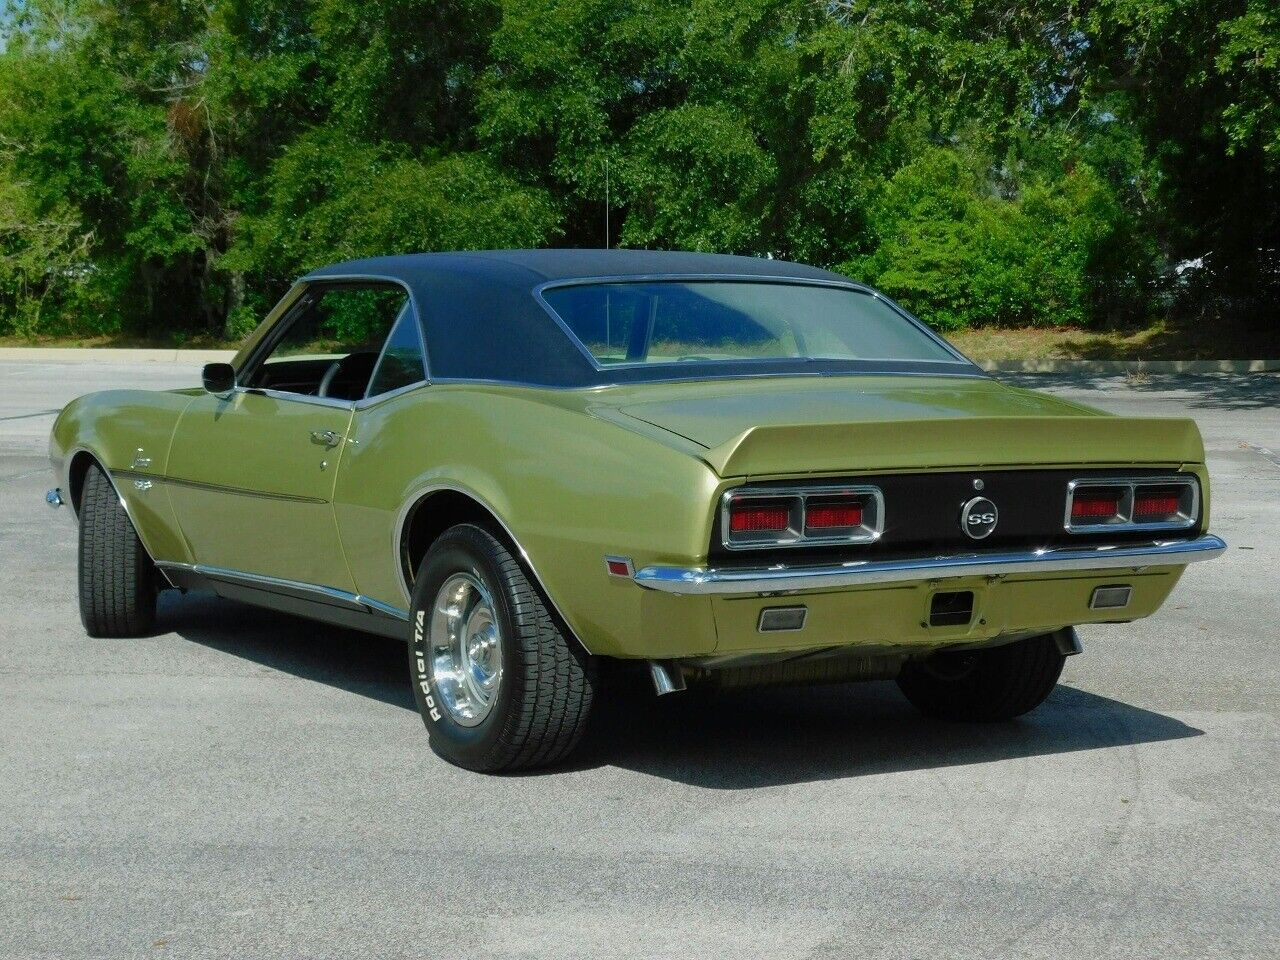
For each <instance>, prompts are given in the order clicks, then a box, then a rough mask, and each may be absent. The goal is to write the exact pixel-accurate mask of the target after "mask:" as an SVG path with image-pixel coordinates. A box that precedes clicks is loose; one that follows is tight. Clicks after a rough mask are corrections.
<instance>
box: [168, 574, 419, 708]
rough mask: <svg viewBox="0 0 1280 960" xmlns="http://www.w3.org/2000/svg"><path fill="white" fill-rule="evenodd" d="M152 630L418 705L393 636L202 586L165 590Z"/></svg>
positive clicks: (394, 702)
mask: <svg viewBox="0 0 1280 960" xmlns="http://www.w3.org/2000/svg"><path fill="white" fill-rule="evenodd" d="M155 629H156V632H157V633H168V632H173V633H176V634H178V635H179V636H180V637H182V638H183V639H186V640H190V641H192V642H193V643H198V644H201V645H202V646H205V647H209V648H211V649H213V650H218V651H221V652H222V653H227V654H230V655H232V656H236V657H241V658H243V659H245V660H251V661H253V662H254V663H257V664H261V665H262V666H264V667H269V668H271V669H272V670H279V671H281V672H282V673H288V674H292V675H294V676H296V677H302V678H303V679H306V680H314V681H316V682H317V683H325V684H328V685H329V686H331V687H335V688H337V689H339V690H346V691H348V692H349V693H357V694H359V695H360V696H362V697H368V698H369V699H371V700H380V701H382V702H383V703H389V704H391V705H392V706H396V707H404V708H405V709H406V710H413V711H415V712H416V711H417V709H418V708H417V705H416V704H415V703H414V700H413V690H412V689H411V688H410V686H409V670H408V661H407V660H406V657H405V649H404V645H403V644H401V643H398V642H397V641H395V640H390V639H387V638H385V637H378V636H374V635H372V634H368V633H361V632H360V631H358V630H344V629H342V628H341V627H335V626H331V625H329V624H325V623H318V622H316V621H313V620H307V619H305V618H303V617H294V616H290V615H289V614H287V613H277V612H276V611H274V610H266V609H263V608H261V607H252V606H249V605H248V604H244V603H237V602H236V601H234V600H224V599H222V598H221V597H216V596H214V595H213V594H211V593H205V592H203V591H193V592H191V593H186V594H180V593H178V592H177V591H174V590H166V591H164V592H163V593H161V594H160V603H159V606H158V609H157V611H156V626H155Z"/></svg>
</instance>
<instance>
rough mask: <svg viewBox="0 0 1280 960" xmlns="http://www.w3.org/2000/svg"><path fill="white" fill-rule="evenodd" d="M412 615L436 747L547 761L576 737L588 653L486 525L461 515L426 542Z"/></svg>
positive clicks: (499, 764) (412, 650)
mask: <svg viewBox="0 0 1280 960" xmlns="http://www.w3.org/2000/svg"><path fill="white" fill-rule="evenodd" d="M412 617H413V639H412V641H411V643H410V647H409V671H410V675H411V678H412V681H413V691H414V696H415V697H416V698H417V701H418V709H419V710H420V711H421V712H422V720H423V722H424V723H425V724H426V726H427V733H428V735H429V736H430V738H431V746H432V748H433V749H434V750H435V751H436V753H438V754H439V755H440V756H442V757H443V758H444V759H446V760H448V761H449V762H450V763H455V764H457V765H458V766H460V767H466V768H467V769H469V770H478V771H485V772H496V771H500V770H517V769H522V768H530V767H540V766H547V765H549V764H553V763H556V762H557V761H559V760H562V759H563V758H564V757H566V756H567V755H568V754H569V752H570V751H571V750H572V749H573V748H574V746H576V745H577V743H578V740H579V739H580V738H581V736H582V731H583V729H584V727H585V725H586V719H587V714H588V712H589V711H590V709H591V700H592V697H593V694H594V692H595V678H596V669H595V663H594V661H593V659H592V658H591V657H590V656H589V655H588V654H587V653H585V652H584V651H583V650H582V649H581V648H580V647H579V646H578V645H577V643H576V642H575V641H574V640H572V639H571V638H569V637H567V636H566V632H567V630H566V628H564V627H562V626H561V625H560V624H559V622H558V620H557V618H556V617H554V616H553V615H552V613H551V612H550V611H549V610H548V609H547V605H546V603H545V601H544V600H543V598H542V596H541V594H540V593H539V592H538V589H537V588H536V587H535V586H534V585H533V584H532V583H531V582H530V581H529V578H528V577H527V576H526V574H525V572H524V569H523V567H521V565H520V563H519V562H518V561H517V560H516V559H515V557H513V556H512V555H511V552H510V551H509V550H508V549H507V548H506V547H505V546H504V545H503V544H502V543H501V542H500V541H499V540H497V539H496V538H495V537H494V536H493V535H492V534H490V533H489V532H488V531H487V530H485V529H483V528H481V527H478V526H474V525H472V524H460V525H458V526H456V527H452V528H450V529H449V530H447V531H445V532H444V534H442V535H441V537H440V538H439V539H438V540H437V541H436V542H435V543H434V544H432V546H431V549H430V550H429V551H428V552H427V555H426V557H425V558H424V559H423V561H422V566H421V568H420V569H419V571H418V576H417V578H416V580H415V582H414V591H413V604H412Z"/></svg>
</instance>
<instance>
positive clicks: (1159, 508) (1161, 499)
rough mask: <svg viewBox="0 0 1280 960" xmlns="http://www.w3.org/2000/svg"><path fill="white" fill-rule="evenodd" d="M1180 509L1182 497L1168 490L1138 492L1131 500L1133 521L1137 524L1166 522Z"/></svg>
mask: <svg viewBox="0 0 1280 960" xmlns="http://www.w3.org/2000/svg"><path fill="white" fill-rule="evenodd" d="M1181 508H1182V497H1181V496H1180V495H1179V494H1178V493H1176V492H1170V491H1168V490H1139V491H1138V492H1137V494H1136V495H1135V496H1134V498H1133V519H1134V521H1135V522H1137V523H1150V522H1152V521H1161V520H1167V519H1168V518H1169V517H1172V516H1175V515H1176V514H1177V513H1178V511H1179V510H1180V509H1181Z"/></svg>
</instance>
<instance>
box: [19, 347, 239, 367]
mask: <svg viewBox="0 0 1280 960" xmlns="http://www.w3.org/2000/svg"><path fill="white" fill-rule="evenodd" d="M235 355H236V352H235V351H234V350H155V349H147V348H141V347H139V348H133V347H0V360H18V361H27V362H30V363H194V364H205V363H226V362H227V361H229V360H230V359H231V358H232V357H234V356H235Z"/></svg>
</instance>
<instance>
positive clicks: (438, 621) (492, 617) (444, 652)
mask: <svg viewBox="0 0 1280 960" xmlns="http://www.w3.org/2000/svg"><path fill="white" fill-rule="evenodd" d="M428 642H429V644H430V649H429V651H428V653H429V656H430V660H431V676H432V679H433V680H434V681H435V687H436V690H437V692H438V693H439V694H440V701H441V702H442V703H443V704H444V708H445V710H447V711H448V712H449V716H450V718H451V719H452V720H454V721H455V722H457V723H459V724H461V725H462V726H464V727H474V726H476V725H477V724H479V723H481V722H483V721H484V718H485V717H487V716H488V715H489V712H490V711H491V710H492V709H493V705H494V704H495V703H496V702H497V699H498V690H499V688H500V687H501V686H502V629H501V627H499V625H498V614H497V609H496V608H495V606H494V603H493V597H492V596H491V595H490V594H489V591H488V589H487V588H486V587H485V585H484V583H483V582H482V581H481V580H479V579H478V578H476V577H474V576H472V575H471V574H469V573H455V574H454V575H453V576H451V577H450V578H449V579H448V580H446V581H445V582H444V584H443V585H442V586H441V587H440V591H439V592H438V593H437V594H436V599H435V604H434V605H433V607H432V611H431V630H430V632H429V637H428Z"/></svg>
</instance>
